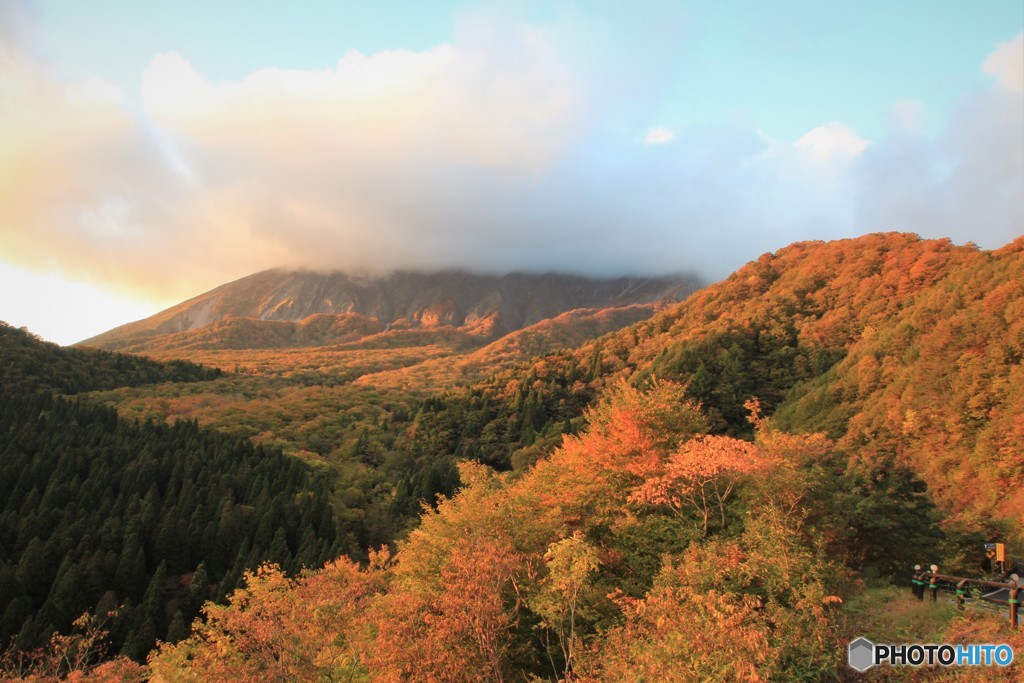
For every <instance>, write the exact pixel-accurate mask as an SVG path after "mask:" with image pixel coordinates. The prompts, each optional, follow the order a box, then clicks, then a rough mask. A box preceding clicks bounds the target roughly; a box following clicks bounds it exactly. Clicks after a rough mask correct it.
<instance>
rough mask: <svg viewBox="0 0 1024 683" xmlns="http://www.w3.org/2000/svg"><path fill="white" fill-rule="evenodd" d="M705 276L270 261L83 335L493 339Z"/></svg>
mask: <svg viewBox="0 0 1024 683" xmlns="http://www.w3.org/2000/svg"><path fill="white" fill-rule="evenodd" d="M697 286H698V283H697V282H696V280H695V279H693V278H688V277H677V278H667V277H663V278H629V277H622V278H615V279H592V278H584V277H580V276H575V275H563V274H556V273H545V274H529V273H510V274H508V275H504V276H494V275H475V274H471V273H466V272H460V271H444V272H440V273H414V272H395V273H391V274H389V275H385V276H378V277H370V276H357V275H351V274H346V273H337V272H336V273H317V272H311V271H289V270H268V271H264V272H261V273H256V274H254V275H250V276H248V277H245V278H242V279H240V280H237V281H235V282H231V283H228V284H225V285H222V286H220V287H217V288H216V289H213V290H211V291H209V292H207V293H205V294H201V295H199V296H197V297H194V298H192V299H189V300H188V301H185V302H183V303H181V304H178V305H177V306H173V307H171V308H169V309H167V310H165V311H162V312H160V313H158V314H156V315H154V316H152V317H150V318H147V319H145V320H141V321H138V322H134V323H129V324H127V325H122V326H121V327H118V328H115V329H113V330H110V331H109V332H105V333H103V334H100V335H98V336H96V337H93V338H91V339H87V340H85V341H83V342H81V345H82V346H91V347H98V348H102V349H108V350H115V349H116V350H125V351H136V352H138V351H153V350H158V349H164V350H166V349H172V348H179V349H189V348H200V349H210V348H277V347H288V346H320V345H325V344H334V343H343V342H348V341H353V340H355V339H358V338H360V337H363V336H367V335H371V334H375V333H380V332H383V331H387V330H392V329H400V330H404V329H423V330H436V329H445V328H447V329H455V330H458V331H460V332H463V333H465V334H468V335H471V336H473V337H475V338H479V339H481V340H492V339H497V338H499V337H501V336H503V335H505V334H508V333H509V332H513V331H515V330H519V329H521V328H523V327H527V326H529V325H533V324H535V323H538V322H541V321H542V320H546V319H548V318H553V317H555V316H558V315H560V314H562V313H565V312H567V311H571V310H574V309H578V308H618V307H623V306H630V305H635V304H650V303H654V302H659V301H679V300H682V299H683V298H685V297H686V296H688V295H689V294H690V293H691V292H692V291H693V290H694V289H696V287H697Z"/></svg>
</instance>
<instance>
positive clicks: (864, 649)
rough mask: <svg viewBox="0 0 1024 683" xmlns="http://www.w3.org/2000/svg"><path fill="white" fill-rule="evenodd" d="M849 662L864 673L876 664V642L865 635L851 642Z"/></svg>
mask: <svg viewBox="0 0 1024 683" xmlns="http://www.w3.org/2000/svg"><path fill="white" fill-rule="evenodd" d="M848 661H849V664H850V666H851V667H852V668H854V669H856V670H857V671H859V672H861V673H864V672H865V671H867V670H868V669H870V668H871V667H873V666H874V665H875V644H874V643H872V642H871V641H870V640H868V639H867V638H864V637H863V636H862V637H860V638H858V639H857V640H854V641H853V642H851V643H850V647H849V660H848Z"/></svg>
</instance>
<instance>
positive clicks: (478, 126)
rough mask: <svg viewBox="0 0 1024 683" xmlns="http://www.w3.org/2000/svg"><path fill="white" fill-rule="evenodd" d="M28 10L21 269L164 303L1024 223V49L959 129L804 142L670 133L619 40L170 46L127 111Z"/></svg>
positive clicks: (830, 131) (10, 197) (690, 264)
mask: <svg viewBox="0 0 1024 683" xmlns="http://www.w3.org/2000/svg"><path fill="white" fill-rule="evenodd" d="M7 16H8V17H9V20H8V19H6V18H4V15H0V25H4V24H6V26H2V27H0V37H4V43H3V47H2V48H0V101H2V102H4V103H5V106H4V107H3V109H0V177H2V178H3V179H4V182H3V183H2V185H0V250H2V253H3V257H4V258H5V259H9V260H12V261H16V262H19V263H22V264H29V265H32V266H34V267H37V268H41V269H46V268H56V269H58V270H61V271H63V272H65V273H68V274H69V275H72V276H75V277H80V278H85V279H93V280H96V281H103V282H108V283H111V284H116V285H119V286H121V287H123V288H129V289H134V290H135V291H141V292H147V291H149V292H156V291H159V292H160V293H161V294H162V295H163V296H164V297H167V296H184V295H187V294H192V293H195V292H196V291H200V290H202V289H205V288H209V287H211V286H214V285H217V284H220V283H221V282H224V281H226V280H228V279H231V278H233V277H240V276H242V275H246V274H248V273H252V272H256V271H258V270H262V269H265V268H269V267H277V266H285V267H296V266H301V267H307V268H319V269H343V270H362V271H375V272H381V271H389V270H396V269H406V270H408V269H417V270H436V269H442V268H453V267H456V268H468V269H471V270H474V271H477V272H494V273H503V272H508V271H512V270H535V271H540V270H543V271H550V270H557V271H568V272H576V273H582V274H591V275H595V274H601V275H620V274H626V273H634V274H666V273H674V272H683V271H697V272H701V273H702V274H704V275H706V276H710V277H716V276H721V275H724V274H725V273H727V272H728V271H729V270H732V269H733V268H735V267H737V266H738V265H740V264H741V263H742V262H743V261H745V260H748V259H750V258H755V257H756V256H758V255H759V254H760V253H762V252H764V251H768V250H774V249H777V248H779V247H781V246H783V245H785V244H787V243H789V242H791V241H794V240H798V239H812V238H813V239H827V238H830V237H844V236H850V235H853V234H860V233H864V232H873V231H878V230H892V229H900V230H908V231H915V232H919V233H921V234H922V235H925V236H951V237H953V238H954V239H956V240H958V241H967V240H973V241H975V242H978V243H979V244H981V245H982V246H984V247H996V246H999V245H1001V244H1003V243H1005V242H1007V241H1009V240H1010V239H1012V238H1013V237H1015V236H1017V235H1018V234H1020V232H1021V231H1022V226H1024V193H1021V191H1020V188H1021V187H1022V186H1024V139H1022V136H1024V131H1022V127H1021V125H1020V122H1021V120H1022V118H1024V112H1022V97H1021V90H1022V86H1021V80H1022V76H1021V66H1020V65H1021V62H1022V60H1024V57H1022V56H1021V53H1022V51H1024V47H1022V38H1021V36H1020V35H1018V36H1017V37H1016V38H1014V39H1012V40H1010V41H1009V42H1006V43H1005V44H1002V45H1000V46H998V47H994V49H993V52H992V54H991V56H990V57H988V58H987V59H986V60H985V61H984V63H983V64H978V65H977V66H976V68H979V69H982V70H983V72H984V73H985V74H987V75H988V76H989V77H990V79H989V85H988V86H987V87H985V88H984V89H979V90H976V91H973V92H967V93H964V94H963V95H962V97H961V99H960V101H959V103H958V105H957V107H956V109H955V111H954V113H953V115H952V117H951V119H950V121H949V123H948V125H945V126H944V127H942V128H941V130H940V131H939V133H938V134H926V133H925V132H923V131H922V130H921V129H920V127H919V126H918V125H917V124H916V123H915V122H916V121H918V120H919V119H920V118H921V117H923V116H927V114H928V112H923V111H921V108H920V107H919V106H917V105H915V103H914V102H912V101H909V102H908V101H905V102H893V103H892V105H891V106H892V115H891V117H890V118H891V125H890V128H889V130H888V132H887V133H886V134H885V135H884V136H882V137H881V138H880V139H874V140H868V139H866V138H865V137H863V136H862V135H861V134H859V133H858V132H857V131H856V130H854V129H853V128H852V127H850V126H849V125H848V124H846V123H844V122H843V121H842V120H841V119H839V120H834V121H822V122H821V125H820V126H819V127H817V128H814V129H812V130H808V131H806V132H805V134H804V135H803V136H802V137H800V138H799V139H797V140H793V141H787V140H779V139H774V138H772V137H771V136H770V135H768V134H766V133H764V132H762V131H760V130H758V128H757V125H756V121H748V120H743V119H738V120H728V121H723V122H722V123H720V124H717V125H713V126H708V125H693V126H688V127H687V126H683V127H680V126H671V127H669V126H666V125H664V124H663V123H661V122H660V120H659V118H658V113H657V106H656V100H657V88H656V87H650V88H645V87H639V86H637V85H636V84H635V83H634V84H630V83H626V82H625V81H624V80H623V79H620V78H612V77H611V76H609V77H608V78H607V79H604V78H602V74H601V73H598V72H597V71H596V70H595V69H596V67H595V66H594V65H595V64H602V65H607V64H609V63H611V62H612V61H613V60H612V58H611V57H610V56H608V55H605V56H604V58H603V60H593V61H592V60H590V59H589V56H590V55H592V54H593V53H595V52H598V53H599V52H600V51H601V49H602V47H601V45H600V44H599V41H598V42H597V43H595V45H590V46H589V47H588V50H589V52H586V51H581V50H580V49H578V46H577V45H575V44H570V43H567V42H566V31H565V30H555V29H552V28H551V27H544V26H534V25H530V24H528V23H525V22H521V21H519V22H508V21H496V20H487V19H486V18H479V17H478V18H476V19H475V20H473V21H468V22H465V23H464V25H463V26H462V27H461V29H460V32H459V33H458V35H457V37H456V39H455V40H454V41H452V42H450V43H446V44H441V45H437V46H436V47H434V48H432V49H427V50H420V51H413V50H391V51H383V52H377V53H373V54H363V53H360V52H356V51H348V52H344V53H343V54H341V55H340V56H339V59H338V61H337V62H336V63H335V64H332V65H329V66H325V67H324V68H321V69H306V70H296V69H292V70H286V69H277V68H270V67H268V68H263V69H258V70H255V71H253V72H251V73H250V74H248V75H247V76H246V77H244V78H242V79H239V80H235V81H230V82H221V81H216V80H215V79H213V78H211V77H208V76H207V75H205V74H204V73H203V69H202V68H201V67H200V66H197V65H195V64H192V63H191V62H190V61H189V56H188V54H184V53H178V52H163V53H160V54H156V55H155V56H154V57H153V59H152V61H151V63H150V64H149V67H148V68H147V69H146V70H145V73H144V74H143V75H142V78H141V82H140V84H139V88H138V92H126V91H125V90H123V89H122V88H121V87H118V86H115V85H113V84H110V83H107V82H104V81H102V80H100V79H98V78H91V79H83V80H77V81H69V80H66V79H65V78H62V77H61V76H59V75H58V74H57V73H56V72H55V71H54V70H53V69H52V68H51V67H50V66H49V65H47V64H46V63H45V62H44V61H42V60H41V59H40V58H39V57H38V56H37V55H36V53H35V52H33V51H32V50H31V49H30V47H29V46H30V44H31V41H30V40H28V39H26V38H25V28H24V26H26V25H28V24H30V23H31V22H28V23H26V22H24V21H22V20H18V21H17V22H15V19H16V18H17V17H18V16H20V15H18V14H17V13H15V12H14V11H11V12H10V13H9V14H8V15H7ZM7 36H10V38H7ZM14 36H18V39H15V38H14ZM585 38H586V36H584V37H583V38H581V40H584V39H585ZM615 57H616V59H617V60H618V62H621V63H619V64H618V66H617V68H618V69H619V71H618V72H617V73H620V74H621V73H625V72H628V66H629V60H630V55H628V54H621V55H616V56H615ZM644 59H646V57H644Z"/></svg>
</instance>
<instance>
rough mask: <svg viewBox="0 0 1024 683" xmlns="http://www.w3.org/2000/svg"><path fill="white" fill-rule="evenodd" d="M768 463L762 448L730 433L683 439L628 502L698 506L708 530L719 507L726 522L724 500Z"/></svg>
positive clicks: (674, 508) (680, 507)
mask: <svg viewBox="0 0 1024 683" xmlns="http://www.w3.org/2000/svg"><path fill="white" fill-rule="evenodd" d="M766 463H767V458H766V456H765V455H764V454H763V453H762V452H761V449H760V448H758V447H757V446H756V445H754V444H752V443H750V442H749V441H741V440H739V439H733V438H731V437H728V436H700V437H696V438H694V439H691V440H689V441H686V442H684V443H682V444H681V445H680V446H679V448H678V449H676V451H675V452H674V453H672V455H670V456H669V458H668V460H667V462H665V463H664V466H663V467H662V468H660V471H659V472H657V473H656V474H655V475H654V476H651V477H649V478H648V479H647V480H646V481H644V483H643V484H641V485H640V486H638V487H637V488H636V489H634V490H633V492H632V493H631V494H630V495H629V502H631V503H639V504H645V505H657V506H664V507H666V508H668V509H669V510H671V511H673V512H674V513H676V514H680V515H681V514H683V512H684V511H685V510H687V509H692V510H696V511H697V512H698V513H699V514H700V516H701V520H702V522H703V531H704V535H705V536H706V535H707V533H708V519H709V517H710V516H711V514H712V512H713V511H714V509H715V508H716V507H717V508H718V511H719V514H720V516H721V520H722V526H723V527H724V526H725V501H726V500H727V499H728V498H729V496H731V495H732V493H733V491H734V490H735V489H736V484H738V483H739V481H740V479H741V478H742V477H744V476H747V475H750V474H753V473H754V472H757V471H758V470H760V469H761V468H763V467H764V466H765V465H766Z"/></svg>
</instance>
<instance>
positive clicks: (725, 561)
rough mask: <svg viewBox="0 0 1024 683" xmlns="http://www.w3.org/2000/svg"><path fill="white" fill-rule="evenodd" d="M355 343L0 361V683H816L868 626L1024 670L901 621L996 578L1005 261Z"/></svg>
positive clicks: (1022, 421)
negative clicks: (932, 573) (935, 577)
mask: <svg viewBox="0 0 1024 683" xmlns="http://www.w3.org/2000/svg"><path fill="white" fill-rule="evenodd" d="M363 322H364V321H354V320H353V319H352V318H351V317H347V318H346V317H342V316H338V317H335V318H332V317H330V316H319V317H316V318H311V319H310V320H308V321H306V322H304V323H296V324H292V323H288V324H275V325H265V324H260V323H257V322H253V321H248V320H242V319H238V320H234V321H228V322H225V323H221V324H218V325H214V326H210V327H207V328H202V330H201V331H199V332H193V333H188V334H184V335H182V334H179V335H178V336H176V337H172V336H166V337H160V338H157V337H154V338H153V339H152V340H151V341H147V342H146V343H145V344H143V343H142V342H139V343H140V344H142V346H139V347H138V348H135V349H133V352H132V354H127V353H113V352H109V351H99V350H95V349H92V348H86V347H82V348H61V347H57V346H55V345H53V344H48V343H46V342H43V341H42V340H40V339H38V338H36V337H34V336H33V335H31V334H30V333H28V332H27V331H24V330H19V329H15V328H13V327H10V326H3V327H0V359H2V362H0V434H3V435H5V436H4V438H3V439H2V443H0V642H2V646H0V648H2V651H3V654H2V656H0V674H2V676H4V677H5V680H6V679H7V678H10V679H12V680H50V679H55V678H57V679H59V678H66V679H68V680H80V681H86V680H87V681H115V680H117V681H138V680H147V679H151V680H166V681H213V680H224V681H228V680H231V681H234V680H252V681H256V680H282V681H284V680H333V681H338V680H349V681H356V680H365V681H371V680H372V681H398V680H434V681H479V680H497V681H512V680H575V681H599V680H609V681H611V680H666V681H669V680H678V681H690V680H750V681H757V680H765V681H766V680H781V681H787V680H808V681H810V680H839V679H841V677H842V676H844V675H846V674H847V673H848V672H847V671H846V650H845V647H846V643H848V642H849V641H850V640H851V639H853V638H855V637H857V636H858V635H861V634H862V632H863V631H864V629H869V628H873V629H878V630H880V631H881V632H883V633H884V632H885V629H892V632H894V633H896V634H902V637H904V639H906V638H907V637H911V636H913V637H918V638H927V639H928V640H924V641H923V642H1008V643H1011V644H1013V645H1014V647H1015V649H1017V650H1018V651H1024V649H1021V648H1024V638H1022V637H1021V636H1020V634H1019V633H1017V632H1013V631H1011V630H1010V629H1009V628H1008V627H1007V625H1006V624H1005V619H1004V618H1003V617H1004V615H1001V614H1000V615H994V614H991V613H985V612H977V613H975V612H972V611H969V612H965V613H963V614H957V613H955V611H953V612H950V611H949V610H944V609H943V607H942V606H940V605H936V606H934V610H933V611H931V612H927V611H924V607H931V606H930V605H927V606H922V607H921V610H922V611H919V612H915V611H913V610H914V609H918V608H916V607H914V606H913V605H912V603H911V602H910V601H912V597H911V596H910V591H909V588H907V582H908V578H909V573H908V572H909V569H910V568H911V567H912V566H913V565H914V564H917V563H920V564H931V563H932V562H935V563H938V564H939V565H940V566H941V567H943V569H944V570H945V571H948V572H961V573H963V575H964V576H980V575H981V572H982V569H981V567H980V565H979V560H980V559H981V557H982V556H983V553H982V544H983V543H985V542H987V541H992V540H1000V541H1004V542H1005V543H1007V545H1008V546H1010V547H1015V548H1024V529H1022V528H1021V526H1020V520H1021V518H1022V515H1024V461H1022V458H1021V453H1022V451H1021V446H1020V444H1021V443H1022V442H1024V392H1022V391H1021V389H1022V388H1024V364H1022V360H1024V238H1019V239H1017V240H1015V241H1014V242H1012V243H1010V244H1008V245H1006V246H1004V247H1002V248H1001V249H997V250H994V251H987V250H981V249H979V248H977V247H976V246H975V245H973V244H970V243H969V244H967V245H963V246H958V245H954V244H953V243H952V242H951V241H949V240H926V239H921V238H919V237H917V236H916V235H911V234H902V233H886V234H873V235H867V236H864V237H860V238H856V239H848V240H839V241H833V242H801V243H796V244H793V245H791V246H788V247H785V248H783V249H780V250H779V251H777V252H775V253H770V254H765V255H764V256H762V257H761V258H759V259H757V260H755V261H752V262H750V263H748V264H747V265H745V266H743V267H742V268H740V269H739V270H737V271H736V272H734V273H733V274H732V275H730V276H729V277H728V278H726V279H725V280H723V281H721V282H719V283H717V284H713V285H710V286H707V287H705V288H703V289H700V290H698V291H696V292H694V293H693V294H691V295H689V296H688V297H687V298H685V299H684V300H683V301H681V302H679V303H672V304H668V303H664V304H657V305H655V304H643V305H639V304H637V305H629V306H621V307H618V308H615V309H609V310H598V309H594V310H589V309H587V310H576V311H572V312H567V313H563V314H560V315H558V316H556V317H554V318H551V319H548V320H545V321H543V322H542V323H539V324H537V325H534V326H531V327H527V328H524V329H523V330H519V331H517V332H514V333H512V334H509V335H507V336H503V337H498V338H487V339H482V338H478V337H474V336H473V335H471V334H470V335H467V334H466V333H464V332H460V331H458V330H454V329H450V328H447V327H445V326H443V325H440V326H435V327H432V328H430V329H412V328H410V329H404V330H403V329H399V330H383V329H381V328H379V327H375V326H369V327H365V328H364V327H363ZM357 323H358V324H357ZM332 330H333V332H331V331H332ZM353 330H355V331H353ZM335 333H337V334H335ZM331 334H335V336H333V337H332V336H330V335H331ZM342 334H344V335H349V336H344V337H343V336H339V335H342ZM304 335H305V336H304ZM318 335H319V336H318ZM147 345H148V346H147ZM144 347H145V348H144ZM907 605H910V606H907ZM886 619H892V620H893V621H891V622H889V621H886ZM898 619H903V620H904V621H902V622H898V623H897V620H898ZM915 629H917V630H915ZM1018 668H1019V665H1018V666H1017V667H1012V668H1010V669H1007V670H1000V671H992V670H984V671H978V672H973V673H972V672H966V675H967V676H968V677H967V678H965V677H964V676H965V672H960V673H959V677H955V680H993V678H992V677H993V676H996V675H1001V676H1005V677H1006V680H1013V679H1014V677H1015V676H1019V673H1018ZM915 675H917V676H919V677H918V678H915V679H914V680H954V672H948V671H945V670H941V669H934V670H920V671H919V672H918V673H917V674H915ZM971 675H978V676H981V677H979V678H976V679H972V678H970V677H969V676H971ZM876 680H897V679H882V678H878V679H876ZM899 680H902V679H899Z"/></svg>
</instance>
